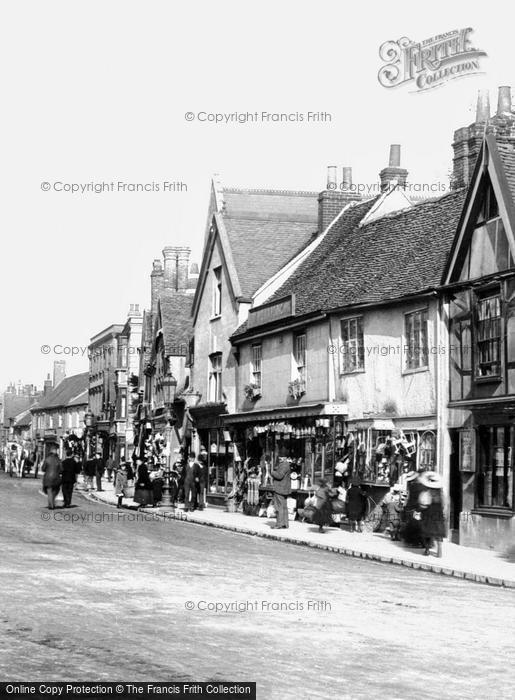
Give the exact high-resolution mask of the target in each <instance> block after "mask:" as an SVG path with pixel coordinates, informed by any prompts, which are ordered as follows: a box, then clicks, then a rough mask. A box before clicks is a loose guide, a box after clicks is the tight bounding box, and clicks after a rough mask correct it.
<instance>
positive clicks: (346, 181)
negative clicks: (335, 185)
mask: <svg viewBox="0 0 515 700" xmlns="http://www.w3.org/2000/svg"><path fill="white" fill-rule="evenodd" d="M351 188H352V168H348V167H345V168H342V190H343V191H344V192H345V191H349V190H350V189H351Z"/></svg>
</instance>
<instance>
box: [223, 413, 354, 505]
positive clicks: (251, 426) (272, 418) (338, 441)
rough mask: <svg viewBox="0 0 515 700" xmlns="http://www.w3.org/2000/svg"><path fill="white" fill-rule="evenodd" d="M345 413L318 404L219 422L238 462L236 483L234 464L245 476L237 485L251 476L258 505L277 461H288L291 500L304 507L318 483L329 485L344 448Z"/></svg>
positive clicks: (239, 415)
mask: <svg viewBox="0 0 515 700" xmlns="http://www.w3.org/2000/svg"><path fill="white" fill-rule="evenodd" d="M346 412H347V406H346V404H340V403H319V404H311V405H304V406H302V407H299V406H295V407H284V408H279V409H269V410H263V411H249V412H246V413H245V412H243V413H233V414H227V415H225V416H223V423H224V426H225V428H226V431H227V433H228V435H230V436H231V437H232V441H233V445H234V452H235V453H236V455H237V457H238V459H235V460H234V461H235V463H236V478H238V472H239V469H240V468H239V467H238V462H239V463H240V464H241V469H242V470H243V472H244V473H243V474H242V476H243V478H240V479H239V480H238V481H239V483H245V477H247V476H249V475H250V476H251V479H252V482H253V484H255V487H256V489H255V494H256V495H255V497H254V498H255V499H256V500H258V499H257V492H258V491H259V493H261V494H263V493H266V492H270V491H271V488H272V477H271V474H270V471H271V468H272V467H273V465H274V464H276V461H277V459H278V458H279V457H286V458H288V459H289V460H290V467H291V487H292V498H293V499H295V501H296V504H297V507H302V504H303V502H304V500H305V499H306V497H307V496H308V495H309V494H310V493H312V492H313V489H314V487H315V485H316V484H317V483H318V481H319V480H320V479H321V478H325V479H327V480H328V481H329V482H332V481H333V478H334V467H335V464H336V462H337V460H338V459H339V457H340V456H341V455H342V454H343V450H344V446H345V416H346ZM237 483H238V482H237ZM254 505H257V503H254Z"/></svg>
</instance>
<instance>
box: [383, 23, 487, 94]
mask: <svg viewBox="0 0 515 700" xmlns="http://www.w3.org/2000/svg"><path fill="white" fill-rule="evenodd" d="M472 31H473V30H472V29H471V28H470V27H467V28H466V29H454V30H453V31H451V32H446V33H445V34H439V35H437V36H434V37H431V38H430V39H425V40H424V41H421V42H415V41H411V39H408V38H407V37H402V39H398V40H397V41H385V43H384V44H382V45H381V47H380V48H379V56H380V58H381V60H382V61H384V63H385V65H384V66H383V67H382V68H381V69H380V71H379V73H378V76H377V77H378V80H379V82H380V83H381V85H383V87H386V88H392V87H397V86H399V85H403V84H405V83H412V82H414V83H415V85H416V88H417V91H419V92H421V91H423V90H429V89H430V88H434V87H438V86H440V85H442V84H443V83H444V82H445V81H447V80H452V79H455V78H462V77H465V76H467V75H474V74H477V73H481V72H482V71H481V66H480V63H479V60H480V58H481V57H483V56H486V55H487V54H486V53H485V51H481V50H479V49H476V48H474V47H473V46H472V45H471V40H470V34H471V32H472Z"/></svg>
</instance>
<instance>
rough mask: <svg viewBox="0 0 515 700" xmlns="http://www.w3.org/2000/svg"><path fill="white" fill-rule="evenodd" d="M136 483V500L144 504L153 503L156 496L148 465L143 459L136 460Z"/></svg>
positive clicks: (141, 504) (140, 504)
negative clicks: (154, 495)
mask: <svg viewBox="0 0 515 700" xmlns="http://www.w3.org/2000/svg"><path fill="white" fill-rule="evenodd" d="M136 469H137V474H136V483H135V484H134V500H135V501H136V503H138V504H139V506H140V507H142V506H149V505H153V503H154V497H153V490H152V482H151V481H150V476H149V474H148V467H147V465H146V464H145V463H144V462H143V460H142V459H137V460H136Z"/></svg>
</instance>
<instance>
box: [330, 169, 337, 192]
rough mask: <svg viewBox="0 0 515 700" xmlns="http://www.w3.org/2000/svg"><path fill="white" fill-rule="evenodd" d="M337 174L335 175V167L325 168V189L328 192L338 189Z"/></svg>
mask: <svg viewBox="0 0 515 700" xmlns="http://www.w3.org/2000/svg"><path fill="white" fill-rule="evenodd" d="M337 177H338V176H337V174H336V165H328V166H327V189H328V190H337V189H338V183H337V181H336V179H337Z"/></svg>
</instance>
